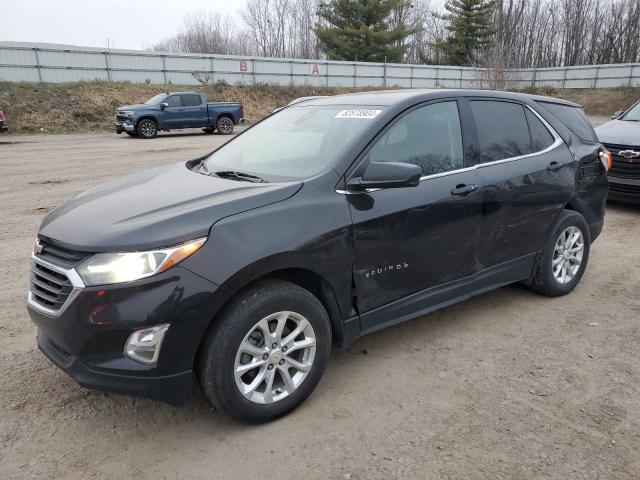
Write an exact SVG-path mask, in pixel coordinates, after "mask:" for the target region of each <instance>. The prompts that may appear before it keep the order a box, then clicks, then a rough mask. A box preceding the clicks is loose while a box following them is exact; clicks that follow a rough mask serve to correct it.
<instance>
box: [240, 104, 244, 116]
mask: <svg viewBox="0 0 640 480" xmlns="http://www.w3.org/2000/svg"><path fill="white" fill-rule="evenodd" d="M240 118H244V105H242V104H240Z"/></svg>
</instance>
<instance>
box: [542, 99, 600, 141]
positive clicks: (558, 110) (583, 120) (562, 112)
mask: <svg viewBox="0 0 640 480" xmlns="http://www.w3.org/2000/svg"><path fill="white" fill-rule="evenodd" d="M538 103H539V104H540V105H542V106H543V107H544V108H546V109H547V110H549V111H550V112H551V113H552V114H553V116H554V117H556V118H557V119H558V120H560V121H561V122H562V123H564V124H565V126H566V127H567V128H568V129H569V130H571V131H572V132H573V133H574V134H575V135H577V136H578V137H580V138H581V139H582V140H587V141H588V142H598V137H597V136H596V132H595V131H594V130H593V127H592V126H591V122H589V119H588V118H587V116H586V115H585V113H584V110H582V108H580V107H573V106H571V105H562V104H560V103H551V102H538Z"/></svg>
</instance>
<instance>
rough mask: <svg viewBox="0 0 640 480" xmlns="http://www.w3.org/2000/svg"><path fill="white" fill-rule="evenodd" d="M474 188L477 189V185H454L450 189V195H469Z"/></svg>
mask: <svg viewBox="0 0 640 480" xmlns="http://www.w3.org/2000/svg"><path fill="white" fill-rule="evenodd" d="M476 190H478V185H464V184H462V185H456V188H454V189H453V190H451V195H460V196H462V197H464V196H465V195H469V194H470V193H473V192H475V191H476Z"/></svg>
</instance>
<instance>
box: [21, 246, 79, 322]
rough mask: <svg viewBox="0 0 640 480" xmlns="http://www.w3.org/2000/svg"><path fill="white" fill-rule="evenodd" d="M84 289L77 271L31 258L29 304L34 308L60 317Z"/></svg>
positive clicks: (38, 258) (33, 256)
mask: <svg viewBox="0 0 640 480" xmlns="http://www.w3.org/2000/svg"><path fill="white" fill-rule="evenodd" d="M83 287H84V284H83V283H82V280H81V279H80V277H79V276H78V274H77V273H76V271H75V270H73V269H65V268H63V267H60V266H58V265H54V264H52V263H49V262H47V261H46V260H44V259H42V258H40V257H39V256H37V255H32V257H31V271H30V272H29V296H28V303H29V306H31V307H32V308H34V309H36V310H38V311H40V312H42V313H45V314H47V315H51V316H58V315H60V314H62V312H63V311H64V310H65V309H66V308H67V307H68V306H69V304H70V303H71V302H72V301H73V299H74V298H75V297H76V295H77V294H78V293H80V290H81V289H82V288H83Z"/></svg>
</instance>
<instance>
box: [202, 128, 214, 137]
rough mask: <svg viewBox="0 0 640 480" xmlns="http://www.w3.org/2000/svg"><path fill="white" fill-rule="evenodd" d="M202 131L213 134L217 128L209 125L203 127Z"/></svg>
mask: <svg viewBox="0 0 640 480" xmlns="http://www.w3.org/2000/svg"><path fill="white" fill-rule="evenodd" d="M202 131H203V132H204V133H206V134H209V135H211V134H212V133H213V132H215V131H216V129H215V128H209V127H207V128H203V129H202Z"/></svg>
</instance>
